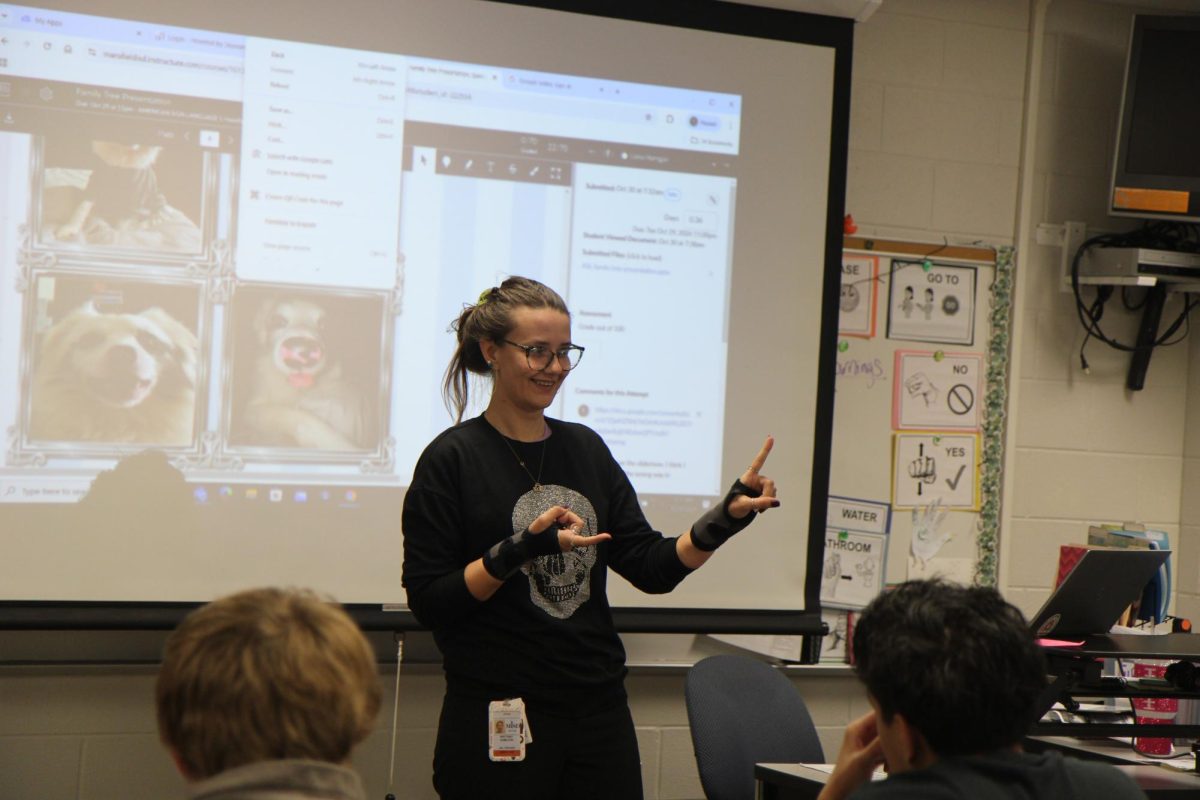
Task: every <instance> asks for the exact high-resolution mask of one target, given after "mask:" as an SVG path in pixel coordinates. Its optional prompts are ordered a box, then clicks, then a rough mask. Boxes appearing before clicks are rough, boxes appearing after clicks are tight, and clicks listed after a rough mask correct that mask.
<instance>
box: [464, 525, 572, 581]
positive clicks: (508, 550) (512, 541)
mask: <svg viewBox="0 0 1200 800" xmlns="http://www.w3.org/2000/svg"><path fill="white" fill-rule="evenodd" d="M561 552H562V549H561V548H559V546H558V528H557V527H556V526H554V525H551V526H550V527H549V528H547V529H546V530H544V531H542V532H541V533H532V532H530V530H529V528H526V529H525V530H523V531H521V532H520V533H514V534H513V535H512V536H510V537H508V538H507V539H504V540H502V541H500V542H497V543H496V544H495V545H494V546H493V547H492V549H490V550H488V551H487V552H486V553H484V554H483V568H484V569H486V570H487V572H488V574H489V575H491V576H492V577H493V578H495V579H496V580H501V581H506V580H508V579H509V578H511V577H512V576H513V574H514V573H516V571H517V570H519V569H520V568H521V565H522V564H524V563H525V562H526V561H532V560H533V559H534V558H537V557H538V556H548V555H552V554H553V553H561Z"/></svg>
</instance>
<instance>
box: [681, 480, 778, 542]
mask: <svg viewBox="0 0 1200 800" xmlns="http://www.w3.org/2000/svg"><path fill="white" fill-rule="evenodd" d="M761 494H762V492H756V491H755V490H753V489H751V488H750V487H749V486H747V485H746V484H744V483H742V482H741V481H740V480H736V481H734V482H733V486H732V487H731V488H730V489H729V494H727V495H725V499H724V500H723V501H722V502H721V503H720V505H715V506H713V507H712V508H710V509H709V510H708V511H705V512H704V514H703V515H702V516H701V517H700V519H698V520H696V522H695V524H693V525H692V544H694V545H696V548H697V549H699V550H704V551H706V552H712V551H713V550H716V549H717V548H718V547H720V546H721V545H723V544H725V542H727V541H729V539H730V538H731V537H732V536H733V535H734V534H735V533H737V532H738V531H740V530H743V529H745V527H746V526H747V525H749V524H750V523H751V521H753V519H754V517H755V516H757V512H754V511H751V512H750V513H749V514H747V515H746V516H744V517H742V518H741V519H734V518H733V517H731V516H729V504H730V503H732V502H733V499H734V498H735V497H737V496H738V495H745V496H746V497H758V496H760V495H761Z"/></svg>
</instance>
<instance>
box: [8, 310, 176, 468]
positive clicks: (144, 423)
mask: <svg viewBox="0 0 1200 800" xmlns="http://www.w3.org/2000/svg"><path fill="white" fill-rule="evenodd" d="M196 354H197V342H196V335H195V333H193V332H192V331H191V330H189V329H188V328H187V327H186V326H184V325H183V324H182V323H180V322H179V321H178V320H176V319H175V318H174V317H172V316H171V315H170V314H168V313H167V312H166V311H163V310H162V309H161V308H149V309H146V310H144V311H141V312H138V313H136V314H106V313H101V312H100V311H98V310H97V309H96V307H95V306H94V305H93V304H91V303H87V304H85V305H84V306H82V307H81V308H78V309H76V310H75V311H72V312H71V313H70V314H68V315H67V316H65V317H63V318H62V319H61V320H59V321H58V322H57V323H55V324H54V325H53V326H52V327H51V328H50V329H49V330H47V331H46V332H45V333H44V334H43V336H42V341H41V347H40V348H39V350H38V354H37V365H36V367H35V369H34V379H33V395H32V397H31V401H30V433H31V435H32V437H33V438H34V439H49V440H56V441H80V442H137V443H145V444H161V445H184V444H188V443H190V442H191V441H192V437H193V433H194V427H195V411H196Z"/></svg>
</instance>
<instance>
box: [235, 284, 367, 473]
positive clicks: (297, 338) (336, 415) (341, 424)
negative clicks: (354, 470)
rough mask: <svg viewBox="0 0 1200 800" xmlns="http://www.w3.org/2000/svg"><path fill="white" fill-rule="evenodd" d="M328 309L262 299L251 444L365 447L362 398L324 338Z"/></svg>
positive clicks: (249, 413)
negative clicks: (348, 379)
mask: <svg viewBox="0 0 1200 800" xmlns="http://www.w3.org/2000/svg"><path fill="white" fill-rule="evenodd" d="M326 313H327V312H326V311H325V309H324V308H323V307H322V306H320V305H319V304H317V303H315V302H313V301H311V300H306V299H301V298H295V297H293V298H273V299H269V300H267V301H264V302H263V303H262V304H261V306H260V307H259V309H258V312H257V313H256V314H255V317H254V333H255V339H256V341H257V345H258V347H259V353H258V356H257V358H256V360H255V368H254V376H253V387H252V390H251V393H250V399H249V402H248V403H247V404H246V412H245V420H244V422H245V425H246V427H247V428H249V429H250V430H252V431H254V434H253V437H252V438H253V443H254V444H263V445H272V446H278V447H303V448H309V449H315V450H357V449H362V448H363V442H362V440H363V428H364V419H363V416H364V414H363V403H362V399H361V395H360V393H359V392H358V391H357V390H356V389H355V387H354V386H352V385H351V384H350V383H349V382H348V381H347V379H346V377H345V375H344V373H343V370H342V366H341V363H340V361H339V359H338V358H337V355H336V354H334V353H331V352H330V348H329V342H328V340H327V337H326V331H325V327H326Z"/></svg>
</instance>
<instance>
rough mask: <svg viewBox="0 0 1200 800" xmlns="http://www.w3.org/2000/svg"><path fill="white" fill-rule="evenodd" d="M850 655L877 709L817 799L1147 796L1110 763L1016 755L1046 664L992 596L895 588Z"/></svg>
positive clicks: (910, 585) (869, 614)
mask: <svg viewBox="0 0 1200 800" xmlns="http://www.w3.org/2000/svg"><path fill="white" fill-rule="evenodd" d="M853 648H854V658H855V664H856V666H855V671H856V672H857V674H858V677H859V678H860V679H861V680H862V682H863V684H864V685H865V688H866V690H867V697H868V700H869V701H870V703H871V708H872V709H873V710H872V711H871V713H869V714H867V715H865V716H863V717H861V718H860V719H858V720H855V721H854V722H852V723H851V724H850V725H849V726H848V727H847V729H846V734H845V737H844V739H843V742H842V751H841V753H840V754H839V756H838V760H837V766H836V767H835V769H834V771H833V774H832V775H831V776H830V778H829V782H828V783H827V784H826V785H825V788H824V790H823V791H822V792H821V795H820V800H841V798H844V797H850V798H853V800H870V798H898V799H903V798H932V799H933V800H940V799H941V798H946V799H947V800H949V799H950V798H962V799H965V798H970V799H971V800H993V798H994V799H995V800H1001V799H1002V798H1014V799H1015V798H1020V799H1021V800H1037V799H1038V798H1046V800H1072V798H1080V799H1081V800H1082V798H1091V797H1103V798H1104V799H1105V800H1126V799H1127V798H1144V797H1145V795H1144V794H1143V793H1142V791H1141V790H1140V789H1138V787H1137V786H1136V785H1135V784H1134V783H1133V781H1132V780H1130V779H1129V778H1128V777H1127V776H1125V775H1124V774H1122V773H1121V772H1119V771H1117V770H1116V769H1114V768H1113V767H1111V766H1108V765H1105V764H1098V763H1094V762H1084V761H1076V760H1073V759H1064V758H1063V757H1062V756H1061V755H1059V754H1058V753H1042V754H1037V755H1034V754H1030V753H1025V752H1023V751H1022V749H1021V739H1022V738H1023V737H1024V735H1025V732H1026V731H1027V730H1028V729H1029V726H1030V725H1031V724H1032V723H1033V722H1034V721H1035V720H1034V717H1035V715H1036V701H1037V698H1038V696H1039V694H1040V693H1041V691H1042V690H1043V689H1044V688H1045V686H1046V667H1045V663H1044V661H1043V658H1042V653H1041V651H1040V650H1039V649H1038V646H1037V644H1036V643H1035V642H1034V640H1033V636H1032V634H1031V633H1030V631H1029V626H1028V624H1027V623H1026V621H1025V619H1024V618H1023V617H1022V616H1021V612H1020V611H1018V610H1017V609H1016V608H1015V607H1014V606H1012V605H1011V604H1009V603H1007V602H1006V601H1005V600H1004V599H1003V598H1002V597H1001V596H1000V595H999V593H997V592H996V591H995V590H994V589H988V588H983V587H978V586H972V587H963V586H958V585H955V584H951V583H947V582H944V581H940V580H932V581H909V582H907V583H904V584H901V585H900V586H898V587H896V588H895V589H892V590H891V591H887V592H884V593H883V594H881V595H880V596H878V597H876V598H875V599H874V600H873V601H872V602H871V603H870V605H868V606H867V608H866V609H865V610H864V611H863V612H862V616H861V617H860V618H859V621H858V623H857V625H856V626H855V629H854V641H853ZM881 764H883V765H886V768H887V771H888V778H887V779H886V780H883V781H874V782H872V781H871V775H872V773H873V772H874V770H875V769H876V768H877V767H878V766H880V765H881Z"/></svg>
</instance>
